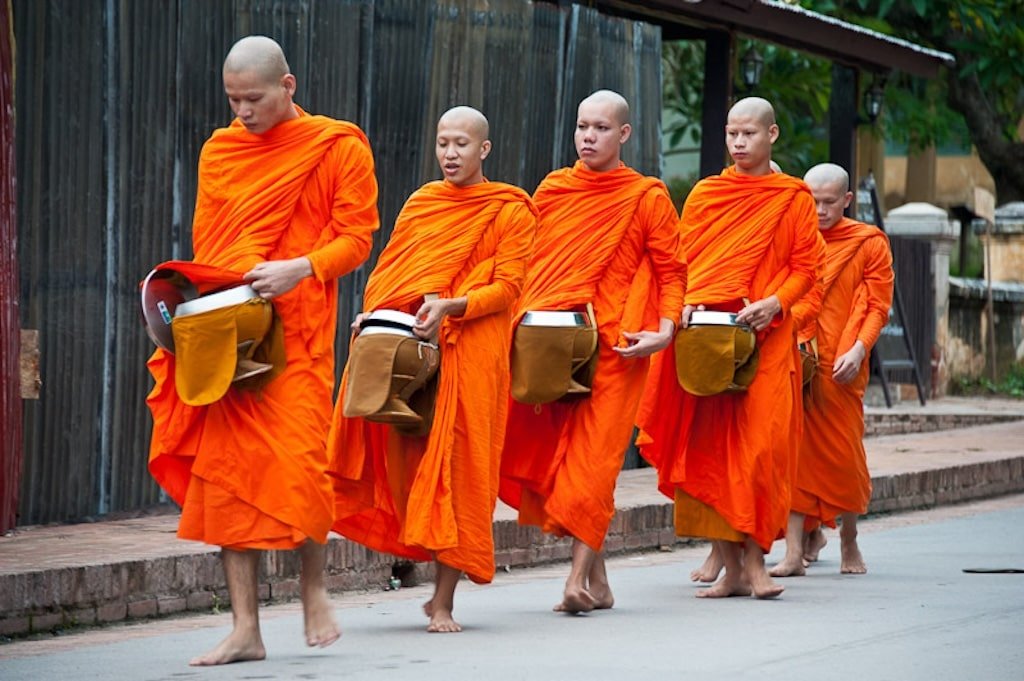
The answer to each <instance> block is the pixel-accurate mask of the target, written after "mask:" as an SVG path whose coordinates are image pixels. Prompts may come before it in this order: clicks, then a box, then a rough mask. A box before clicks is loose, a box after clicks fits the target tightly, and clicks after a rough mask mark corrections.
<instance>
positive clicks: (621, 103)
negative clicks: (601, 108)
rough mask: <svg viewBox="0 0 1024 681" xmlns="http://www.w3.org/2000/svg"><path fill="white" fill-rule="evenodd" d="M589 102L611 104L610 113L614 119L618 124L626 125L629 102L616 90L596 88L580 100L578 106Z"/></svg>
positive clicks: (581, 106)
mask: <svg viewBox="0 0 1024 681" xmlns="http://www.w3.org/2000/svg"><path fill="white" fill-rule="evenodd" d="M590 104H598V105H601V104H609V105H611V111H612V114H613V115H614V116H615V120H616V121H618V123H619V125H626V124H627V123H629V102H627V101H626V98H625V97H623V96H622V95H620V94H619V93H618V92H615V91H613V90H598V91H597V92H595V93H593V94H592V95H590V96H588V97H587V98H586V99H584V100H583V101H582V102H580V106H579V108H580V109H582V108H583V107H584V105H590Z"/></svg>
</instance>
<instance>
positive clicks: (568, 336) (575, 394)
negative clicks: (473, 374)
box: [511, 308, 598, 404]
mask: <svg viewBox="0 0 1024 681" xmlns="http://www.w3.org/2000/svg"><path fill="white" fill-rule="evenodd" d="M589 313H590V317H589V318H590V319H591V320H593V319H594V314H593V308H590V309H589ZM597 357H598V352H597V327H596V326H593V325H591V326H587V327H578V326H572V327H570V326H525V325H523V324H519V325H518V326H517V327H516V332H515V336H514V337H513V339H512V383H511V391H512V398H513V399H514V400H516V401H517V402H522V403H523V404H547V403H548V402H555V401H556V400H560V399H576V398H581V397H586V396H588V395H589V394H590V386H591V385H593V383H594V374H595V373H596V372H597Z"/></svg>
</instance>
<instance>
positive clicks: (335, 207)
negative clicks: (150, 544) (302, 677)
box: [147, 36, 378, 665]
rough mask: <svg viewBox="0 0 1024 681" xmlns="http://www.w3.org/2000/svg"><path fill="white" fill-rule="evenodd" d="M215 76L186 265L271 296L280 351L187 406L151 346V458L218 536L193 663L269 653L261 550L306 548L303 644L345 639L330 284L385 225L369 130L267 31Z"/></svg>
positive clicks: (203, 527) (197, 536)
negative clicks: (223, 629) (336, 115)
mask: <svg viewBox="0 0 1024 681" xmlns="http://www.w3.org/2000/svg"><path fill="white" fill-rule="evenodd" d="M223 78H224V91H225V93H226V94H227V97H228V102H229V104H230V105H231V110H232V112H233V113H234V114H235V119H234V120H233V121H232V123H231V125H230V126H229V127H227V128H221V129H219V130H216V131H214V133H213V135H212V137H211V138H210V139H209V140H208V141H207V142H206V144H205V145H204V146H203V150H202V153H201V155H200V159H199V188H198V194H197V197H196V207H195V216H194V218H193V222H192V240H193V250H194V254H195V258H194V262H193V263H188V264H187V265H188V266H190V267H191V269H189V268H188V267H186V269H187V271H188V272H190V273H191V274H192V276H193V280H194V281H195V283H196V284H197V285H198V286H199V288H200V289H201V290H202V289H203V288H208V287H209V286H210V285H217V284H225V283H229V282H231V281H233V282H234V283H236V284H239V285H240V284H242V283H243V281H244V282H248V284H249V285H250V286H252V288H253V289H254V290H256V291H257V292H258V293H259V295H260V296H261V297H263V298H266V299H269V300H271V301H273V306H274V310H275V312H276V315H277V317H278V318H279V321H280V324H281V326H282V327H283V338H284V341H283V342H284V349H285V355H286V357H287V364H286V366H285V368H284V370H283V372H282V373H281V374H280V375H278V376H276V377H275V378H273V379H272V380H271V381H270V382H269V383H267V384H266V385H265V386H264V387H263V388H262V389H260V390H256V391H254V390H243V389H240V388H234V387H233V388H230V389H229V390H228V392H227V394H226V395H224V397H222V398H221V399H219V400H218V401H216V402H214V403H213V404H209V405H206V406H201V407H192V406H187V405H185V404H184V403H183V402H182V400H181V399H180V398H179V396H178V394H177V392H176V390H175V381H174V376H175V373H174V366H175V365H174V356H173V355H171V354H170V353H168V352H165V351H164V350H157V351H156V353H155V354H154V355H153V356H152V358H151V359H150V361H149V369H150V371H151V372H152V375H153V379H154V380H155V383H156V384H155V386H154V387H153V390H152V392H151V393H150V394H149V397H148V398H147V402H148V405H149V408H150V410H151V411H152V414H153V435H152V443H151V449H150V458H149V468H150V471H151V473H152V474H153V476H154V477H155V478H156V480H157V482H159V484H160V485H161V486H162V487H163V488H164V490H166V491H167V493H168V494H169V495H170V496H171V498H172V499H174V501H175V502H176V503H178V504H179V505H180V506H181V507H182V510H181V522H180V524H179V527H178V536H179V537H181V538H182V539H192V540H196V541H202V542H206V543H208V544H215V545H219V546H221V547H223V550H222V552H221V556H222V561H223V564H224V573H225V578H226V581H227V586H228V593H229V595H230V598H231V611H232V615H233V628H232V631H231V633H230V634H229V635H228V636H227V638H225V639H224V640H223V641H222V642H221V643H220V644H218V645H217V646H216V647H215V648H213V649H212V650H210V651H209V652H207V653H205V654H203V655H200V656H198V657H196V658H194V659H193V660H192V661H191V664H193V665H216V664H224V663H228V662H237V661H243V660H260V659H263V658H264V657H265V656H266V651H265V648H264V645H263V640H262V638H261V635H260V626H259V618H258V594H257V569H258V564H259V559H260V552H261V550H264V549H298V551H299V554H300V556H301V559H302V571H301V578H300V581H301V595H302V605H303V614H304V618H305V636H306V643H307V644H308V645H310V646H327V645H330V644H331V643H333V642H334V641H336V640H337V639H338V637H339V636H340V630H339V628H338V625H337V623H336V622H335V620H334V617H333V614H332V612H331V608H330V603H329V601H328V597H327V590H326V588H325V585H324V579H323V572H324V560H325V551H324V546H325V544H326V542H327V532H328V530H329V529H330V526H331V519H332V517H333V516H332V512H333V506H332V503H331V483H330V479H329V478H328V477H327V474H326V472H327V451H326V440H327V430H328V426H329V424H330V417H331V410H332V391H333V382H334V366H333V363H334V362H333V358H334V349H333V348H334V333H335V327H336V325H337V319H336V314H337V313H336V309H337V305H336V303H337V285H336V283H335V281H336V279H337V278H338V277H340V276H342V275H344V274H346V273H347V272H350V271H351V270H352V269H354V268H355V267H357V266H358V265H359V264H360V263H362V262H363V261H364V260H365V259H366V257H367V256H368V255H369V252H370V248H371V244H372V235H373V232H374V231H375V230H376V229H377V227H378V218H377V184H376V180H375V178H374V167H373V157H372V155H371V152H370V147H369V144H368V142H367V139H366V137H365V135H363V133H362V131H360V130H359V128H357V127H356V126H355V125H353V124H351V123H347V122H344V121H337V120H332V119H330V118H326V117H323V116H311V115H309V114H307V113H306V112H305V111H303V110H302V109H301V108H299V106H297V105H296V104H295V103H294V102H293V101H292V98H293V95H294V93H295V86H296V79H295V76H294V75H293V74H291V73H290V72H289V67H288V63H287V61H286V60H285V56H284V53H283V52H282V50H281V48H280V46H279V45H278V44H277V43H276V42H274V41H273V40H271V39H270V38H266V37H262V36H249V37H246V38H243V39H241V40H239V41H238V42H237V43H235V45H234V46H233V47H232V48H231V50H230V52H229V53H228V55H227V58H226V59H225V61H224V68H223ZM210 272H213V273H214V274H212V275H210V277H209V279H207V280H204V279H203V277H204V276H205V275H207V274H209V273H210ZM217 279H220V281H217Z"/></svg>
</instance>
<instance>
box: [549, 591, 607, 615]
mask: <svg viewBox="0 0 1024 681" xmlns="http://www.w3.org/2000/svg"><path fill="white" fill-rule="evenodd" d="M608 593H609V595H610V594H611V591H609V592H608ZM596 607H597V600H596V599H595V598H594V596H593V595H592V594H591V593H590V592H589V591H587V590H586V589H570V588H568V587H566V589H565V593H564V594H563V596H562V602H561V603H559V604H558V605H556V606H555V607H554V608H552V610H554V611H555V612H567V613H569V614H571V615H575V614H577V613H581V612H590V611H591V610H593V609H594V608H596ZM608 607H611V606H610V605H609V606H608Z"/></svg>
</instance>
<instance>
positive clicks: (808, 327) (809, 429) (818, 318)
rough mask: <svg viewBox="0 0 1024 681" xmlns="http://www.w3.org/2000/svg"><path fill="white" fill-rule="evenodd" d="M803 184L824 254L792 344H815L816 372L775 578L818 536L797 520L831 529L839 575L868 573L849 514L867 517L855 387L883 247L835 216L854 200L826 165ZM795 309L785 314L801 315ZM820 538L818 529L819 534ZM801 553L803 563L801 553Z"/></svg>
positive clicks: (874, 332) (842, 174) (846, 180)
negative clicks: (810, 310) (816, 298)
mask: <svg viewBox="0 0 1024 681" xmlns="http://www.w3.org/2000/svg"><path fill="white" fill-rule="evenodd" d="M804 181H805V182H807V185H808V186H809V187H810V188H811V192H812V193H813V195H814V201H815V203H816V204H817V209H818V228H819V229H820V230H821V234H822V236H824V238H825V243H826V249H827V255H826V267H825V276H824V286H823V295H822V301H821V311H820V313H818V314H817V315H811V316H809V318H807V319H806V321H805V323H803V324H802V325H801V328H800V332H799V336H800V338H801V340H808V339H810V338H817V342H818V371H817V373H816V374H815V377H814V379H812V381H813V382H812V384H811V390H810V393H809V395H808V397H807V398H806V400H805V408H804V430H803V438H802V440H801V445H800V459H799V465H798V467H797V476H796V484H795V486H794V488H793V501H792V510H791V512H790V515H789V525H788V527H787V529H786V555H785V557H784V558H783V559H782V561H781V562H780V563H779V564H777V565H776V566H775V567H773V568H772V570H771V574H772V575H773V576H776V577H789V576H793V575H803V574H804V573H805V569H804V568H805V566H804V559H805V557H806V558H808V559H810V558H815V557H816V555H815V554H816V553H817V551H818V550H819V549H820V547H821V545H822V540H821V539H820V538H811V539H810V540H809V541H807V540H805V536H804V528H805V521H809V524H811V525H812V526H813V527H815V528H817V527H818V526H819V524H820V523H824V524H827V525H829V526H830V527H835V519H836V516H839V518H841V520H842V524H841V526H840V532H839V536H840V542H841V543H840V556H841V561H840V568H839V569H840V572H842V573H844V574H863V573H865V572H867V567H866V566H865V564H864V558H863V556H862V555H861V552H860V548H859V547H858V546H857V516H858V515H860V514H863V513H866V512H867V509H868V502H869V501H870V500H871V476H870V475H869V473H868V466H867V457H866V456H865V453H864V443H863V438H864V389H865V386H867V382H868V373H869V367H868V361H867V358H868V355H869V354H870V352H871V348H872V346H873V345H874V344H875V341H876V340H878V336H879V334H880V333H881V331H882V327H884V326H885V324H886V322H887V321H888V320H889V308H890V307H891V305H892V294H893V270H892V251H891V250H890V249H889V240H888V239H887V238H886V236H885V234H884V233H883V232H882V231H881V230H880V229H878V228H877V227H874V226H871V225H866V224H864V223H862V222H857V221H856V220H852V219H850V218H847V217H844V215H843V212H844V211H845V210H846V208H847V206H849V205H850V201H851V200H852V198H853V193H852V192H851V191H850V177H849V175H848V174H847V172H846V171H845V170H844V169H843V168H842V167H840V166H837V165H835V164H832V163H823V164H821V165H816V166H814V167H813V168H811V169H810V170H809V171H807V174H806V175H805V176H804ZM804 305H805V303H801V304H800V305H798V306H797V308H796V309H794V316H796V317H797V318H798V319H799V318H800V316H801V309H800V308H802V307H803V306H804ZM818 532H819V534H820V530H819V531H818ZM805 554H806V555H805Z"/></svg>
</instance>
